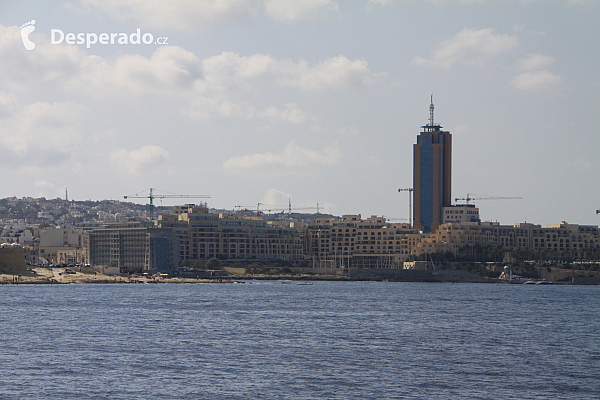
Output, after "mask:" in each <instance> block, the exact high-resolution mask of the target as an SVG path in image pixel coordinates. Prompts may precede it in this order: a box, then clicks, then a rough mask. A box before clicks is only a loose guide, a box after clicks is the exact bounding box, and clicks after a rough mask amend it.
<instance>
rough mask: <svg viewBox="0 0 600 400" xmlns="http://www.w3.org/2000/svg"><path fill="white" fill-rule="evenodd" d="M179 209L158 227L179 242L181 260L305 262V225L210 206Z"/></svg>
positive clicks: (162, 217)
mask: <svg viewBox="0 0 600 400" xmlns="http://www.w3.org/2000/svg"><path fill="white" fill-rule="evenodd" d="M186 207H187V209H182V208H178V209H176V212H175V213H174V214H173V215H166V216H161V217H160V218H159V220H158V221H157V225H158V226H159V227H161V228H171V229H172V230H173V231H174V232H175V234H176V235H177V237H178V239H179V255H180V259H181V260H208V259H211V258H217V259H221V260H257V261H269V260H281V261H302V260H303V259H304V251H303V234H304V230H303V225H302V224H301V223H294V222H284V221H267V220H265V219H264V218H262V217H260V216H245V215H240V214H236V213H230V212H225V213H214V212H211V211H210V210H209V209H208V208H207V207H206V206H186Z"/></svg>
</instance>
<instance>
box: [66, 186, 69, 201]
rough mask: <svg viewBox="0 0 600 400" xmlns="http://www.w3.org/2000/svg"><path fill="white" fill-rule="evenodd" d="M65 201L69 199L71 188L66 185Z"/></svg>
mask: <svg viewBox="0 0 600 400" xmlns="http://www.w3.org/2000/svg"><path fill="white" fill-rule="evenodd" d="M65 201H69V189H68V188H67V187H66V186H65Z"/></svg>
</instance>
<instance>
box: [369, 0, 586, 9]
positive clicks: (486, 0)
mask: <svg viewBox="0 0 600 400" xmlns="http://www.w3.org/2000/svg"><path fill="white" fill-rule="evenodd" d="M421 1H423V0H369V1H368V2H367V7H368V8H372V7H374V6H381V7H386V6H388V5H390V4H395V3H415V2H421ZM427 1H428V2H429V3H433V4H438V5H454V4H467V5H468V4H492V3H494V2H498V0H427ZM501 1H507V0H501ZM508 1H510V0H508ZM508 1H507V2H508ZM512 1H513V3H521V4H525V5H528V4H532V3H536V2H540V3H542V2H547V1H548V0H512ZM563 2H565V3H567V4H568V5H591V4H596V3H595V2H596V0H563Z"/></svg>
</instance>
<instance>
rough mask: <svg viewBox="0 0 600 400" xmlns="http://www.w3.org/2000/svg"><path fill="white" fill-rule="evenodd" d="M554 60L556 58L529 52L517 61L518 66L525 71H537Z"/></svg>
mask: <svg viewBox="0 0 600 400" xmlns="http://www.w3.org/2000/svg"><path fill="white" fill-rule="evenodd" d="M553 62H554V58H552V57H550V56H545V55H543V54H528V55H527V57H526V58H523V59H521V60H519V61H518V62H517V66H518V67H519V68H520V69H522V70H524V71H535V70H539V69H541V68H546V67H548V66H550V65H551V64H552V63H553Z"/></svg>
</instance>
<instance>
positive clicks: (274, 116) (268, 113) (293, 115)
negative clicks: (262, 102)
mask: <svg viewBox="0 0 600 400" xmlns="http://www.w3.org/2000/svg"><path fill="white" fill-rule="evenodd" d="M261 116H262V117H265V118H268V119H270V120H271V122H276V121H285V122H289V123H291V124H300V123H302V122H304V121H305V120H306V115H305V114H304V112H302V110H301V109H300V108H298V105H297V104H296V103H288V104H286V105H285V108H284V109H283V110H280V109H278V108H277V107H269V108H267V109H266V110H265V111H264V112H262V113H261Z"/></svg>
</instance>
